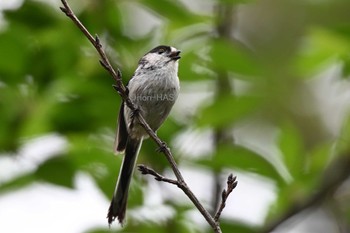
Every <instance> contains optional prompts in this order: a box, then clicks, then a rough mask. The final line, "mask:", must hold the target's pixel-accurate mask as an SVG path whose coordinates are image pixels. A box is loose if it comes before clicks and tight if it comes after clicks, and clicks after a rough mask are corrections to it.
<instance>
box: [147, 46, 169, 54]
mask: <svg viewBox="0 0 350 233" xmlns="http://www.w3.org/2000/svg"><path fill="white" fill-rule="evenodd" d="M170 51H171V48H170V46H167V45H160V46H158V47H155V48H154V49H152V50H151V51H149V52H148V53H157V54H162V53H165V52H170Z"/></svg>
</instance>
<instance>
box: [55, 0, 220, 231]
mask: <svg viewBox="0 0 350 233" xmlns="http://www.w3.org/2000/svg"><path fill="white" fill-rule="evenodd" d="M61 2H62V4H63V6H64V7H60V9H61V10H62V12H63V13H65V14H66V16H67V17H69V18H70V19H71V20H72V21H73V22H74V23H75V25H77V27H78V28H79V29H80V30H81V31H82V32H83V33H84V35H85V36H86V37H87V38H88V40H89V41H90V42H91V43H92V45H93V46H94V47H95V49H96V50H97V52H98V53H99V55H100V57H101V60H100V63H101V65H102V66H103V68H104V69H106V70H107V71H108V72H109V73H110V75H111V76H112V77H113V79H114V80H115V82H116V85H114V86H113V87H114V88H115V89H116V90H117V92H118V93H119V95H120V96H121V98H122V99H123V101H124V102H125V104H126V105H127V106H128V107H129V108H130V109H131V110H132V111H133V112H134V113H135V117H137V119H138V120H139V122H140V124H141V126H142V127H143V128H144V129H145V131H146V132H147V133H148V135H149V136H150V137H151V138H152V139H153V141H155V142H156V143H157V145H158V146H159V148H160V151H161V152H162V153H163V154H164V155H165V157H166V159H167V160H168V162H169V163H170V166H171V168H172V170H173V172H174V174H175V176H176V179H177V185H178V187H179V188H181V189H182V190H183V192H184V193H185V194H186V195H187V196H188V198H189V199H190V200H191V201H192V202H193V204H194V205H195V206H196V207H197V209H198V210H199V211H200V212H201V214H202V215H203V217H204V218H205V219H206V220H207V222H208V223H209V225H210V226H211V227H212V228H213V230H214V232H217V233H221V229H220V226H219V224H218V223H217V222H216V221H215V220H214V218H213V217H212V216H211V215H210V214H209V212H208V211H207V210H206V209H205V208H204V207H203V206H202V204H201V203H200V202H199V200H198V199H197V197H196V196H195V195H194V194H193V192H192V191H191V190H190V189H189V188H188V186H187V184H186V182H185V180H184V178H183V177H182V174H181V172H180V171H179V169H178V167H177V164H176V162H175V159H174V157H173V155H172V154H171V152H170V149H169V148H168V147H167V145H166V144H165V142H163V141H162V140H161V139H159V138H158V137H157V135H156V134H155V133H154V131H153V130H152V129H151V128H150V127H149V125H148V124H147V122H146V121H145V119H144V118H143V117H142V115H141V114H140V113H139V112H138V111H136V107H135V105H134V104H133V103H132V102H131V100H130V99H129V97H128V95H127V91H126V88H125V86H124V85H123V82H122V79H121V72H120V71H119V69H118V70H117V72H116V71H115V70H114V69H113V67H112V65H111V63H110V62H109V60H108V58H107V56H106V53H105V52H104V50H103V48H102V45H101V43H100V40H99V37H98V36H95V37H93V36H92V35H91V34H90V33H89V31H88V30H87V29H86V28H85V26H84V25H83V24H82V23H81V22H80V20H79V19H78V18H77V17H76V16H75V14H74V12H73V11H72V10H71V8H70V6H69V5H68V3H67V1H66V0H61ZM145 171H146V170H145ZM148 171H149V170H148ZM149 174H152V175H154V174H157V173H155V172H154V173H149ZM158 175H159V174H158ZM159 176H160V175H159ZM160 177H161V176H160ZM159 179H160V178H159ZM164 179H166V178H165V177H164ZM166 180H168V181H169V179H166Z"/></svg>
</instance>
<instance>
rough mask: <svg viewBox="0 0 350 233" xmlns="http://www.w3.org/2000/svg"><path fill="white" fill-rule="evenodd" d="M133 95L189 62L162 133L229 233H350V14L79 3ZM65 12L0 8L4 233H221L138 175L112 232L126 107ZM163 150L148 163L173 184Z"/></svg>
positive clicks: (196, 0) (144, 153)
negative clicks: (153, 53)
mask: <svg viewBox="0 0 350 233" xmlns="http://www.w3.org/2000/svg"><path fill="white" fill-rule="evenodd" d="M68 2H69V3H70V5H71V7H72V8H73V10H74V12H75V13H76V14H77V16H78V17H79V18H80V19H81V21H82V22H83V23H84V25H85V26H86V27H87V28H88V29H89V31H90V32H91V33H92V34H98V35H99V36H100V38H101V41H102V44H103V45H104V46H105V49H106V51H107V54H108V56H109V58H110V59H111V61H112V63H113V65H114V66H115V67H119V68H120V69H121V71H122V73H123V81H124V82H125V83H126V82H127V80H128V79H129V78H130V77H131V76H132V74H133V71H134V70H135V68H136V66H137V62H138V59H139V58H140V57H141V56H142V55H143V54H145V53H146V52H148V51H149V50H150V49H151V48H153V47H155V46H157V45H159V44H168V45H172V46H174V47H176V48H178V49H180V50H182V59H181V60H180V65H179V77H180V80H181V94H180V97H179V99H178V101H177V103H176V106H175V107H174V109H173V111H172V113H171V116H170V117H169V119H168V120H167V121H166V122H165V124H164V125H163V126H162V127H161V128H160V130H159V131H158V135H159V137H160V138H161V139H163V140H165V141H166V142H168V144H169V145H170V147H171V150H172V152H173V154H174V156H175V158H176V160H177V161H178V163H179V166H180V170H181V171H182V172H183V175H184V178H185V180H186V181H187V182H188V184H189V186H190V187H191V189H192V190H193V191H194V193H195V194H196V195H197V196H198V198H199V199H200V201H201V202H202V203H203V205H204V206H205V207H206V208H207V209H208V210H209V211H210V212H212V213H213V212H214V211H215V209H216V207H217V205H218V202H219V201H220V192H221V191H222V189H223V188H224V187H225V185H226V183H225V182H226V178H227V176H228V174H229V173H233V174H234V175H236V176H237V179H238V182H239V183H238V186H237V188H236V189H235V190H234V191H233V192H232V194H231V195H230V196H229V198H228V201H227V206H226V208H225V209H224V211H223V214H222V218H221V227H222V230H223V232H226V233H229V232H230V233H231V232H232V233H234V232H240V233H255V232H257V233H263V232H278V233H280V232H281V233H285V232H287V233H290V232H295V233H304V232H305V233H313V232H315V233H316V232H317V233H343V232H344V233H345V232H350V180H349V175H350V115H349V109H350V108H349V107H350V81H349V75H350V14H349V12H350V1H348V0H322V1H317V0H300V1H295V0H255V1H254V0H178V1H175V0H173V1H172V0H131V1H130V0H103V1H102V0H101V1H94V0H79V1H78V0H70V1H68ZM59 6H61V3H60V1H59V0H50V1H49V0H41V1H40V0H6V1H1V2H0V54H1V56H0V232H4V233H14V232H36V233H43V232H45V233H46V232H51V233H56V232H57V233H58V232H59V233H61V232H65V233H81V232H84V233H104V232H153V233H161V232H168V233H169V232H176V233H177V232H183V233H184V232H191V233H192V232H212V231H211V229H210V227H209V225H208V224H207V223H206V222H205V220H204V218H203V217H202V216H201V215H200V214H199V212H198V211H197V210H196V209H195V208H194V207H193V204H192V203H191V202H189V200H188V199H187V198H186V196H185V195H184V194H183V193H182V191H181V190H180V189H178V188H176V187H173V186H171V185H169V184H165V183H160V182H157V181H155V180H154V179H153V178H152V177H148V176H142V175H140V174H139V172H137V171H135V174H134V178H133V181H132V184H131V190H130V192H129V193H130V196H129V204H128V211H127V224H126V226H125V227H124V228H121V227H120V226H118V225H117V224H116V223H115V224H113V226H112V227H111V230H110V229H108V224H107V219H106V218H105V217H106V215H107V209H108V206H109V202H110V198H111V197H112V193H113V191H114V187H115V182H116V179H117V175H118V172H119V166H120V163H121V159H122V156H114V155H113V141H114V135H115V128H116V120H117V114H118V109H119V105H120V97H119V96H118V94H117V93H116V92H115V91H114V90H113V88H112V84H113V80H112V79H111V77H110V76H109V75H108V73H107V72H106V71H105V70H104V69H103V68H102V67H101V66H100V65H99V62H98V59H99V57H98V55H97V53H96V51H95V50H94V48H93V47H92V45H91V44H89V42H88V41H87V39H86V38H85V37H84V36H83V34H82V33H81V32H80V31H79V30H78V28H77V27H76V26H75V25H74V24H73V23H72V22H71V21H70V19H68V18H67V17H65V15H64V14H63V13H62V12H60V10H59ZM156 148H157V147H156V145H155V143H154V142H153V141H151V140H147V141H145V142H144V144H143V147H142V150H141V153H140V156H139V161H138V162H139V163H142V164H146V165H148V166H150V167H152V168H153V169H155V170H156V171H158V172H159V173H161V174H164V175H166V176H168V177H174V176H173V174H172V172H171V170H170V169H169V165H168V163H167V162H166V160H165V158H164V156H163V155H162V154H159V153H157V152H155V150H156Z"/></svg>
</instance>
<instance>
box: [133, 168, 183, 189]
mask: <svg viewBox="0 0 350 233" xmlns="http://www.w3.org/2000/svg"><path fill="white" fill-rule="evenodd" d="M137 167H138V169H139V171H140V172H141V174H142V175H151V176H154V179H156V180H158V181H163V182H166V183H169V184H174V185H176V186H179V181H177V180H173V179H169V178H166V177H165V176H162V175H161V174H159V173H158V172H156V171H155V170H153V169H152V168H149V167H147V166H145V165H142V164H141V165H138V166H137Z"/></svg>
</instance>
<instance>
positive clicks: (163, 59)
mask: <svg viewBox="0 0 350 233" xmlns="http://www.w3.org/2000/svg"><path fill="white" fill-rule="evenodd" d="M180 53H181V51H180V50H178V49H176V48H174V47H171V46H163V45H162V46H158V47H156V48H154V49H152V50H151V51H149V52H148V53H146V54H145V55H144V56H143V57H142V58H141V60H140V61H139V65H140V66H141V67H142V68H146V69H159V68H164V67H168V66H177V65H178V60H179V59H180V58H181V57H180Z"/></svg>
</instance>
